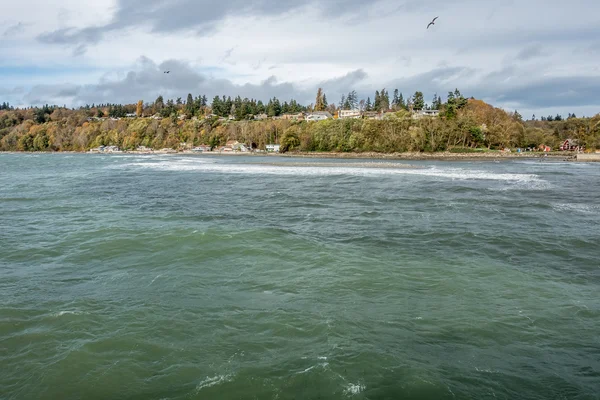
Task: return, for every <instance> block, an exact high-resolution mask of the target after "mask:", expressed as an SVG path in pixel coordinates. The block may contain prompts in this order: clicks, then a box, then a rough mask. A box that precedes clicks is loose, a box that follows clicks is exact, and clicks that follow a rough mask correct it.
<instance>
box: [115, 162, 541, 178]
mask: <svg viewBox="0 0 600 400" xmlns="http://www.w3.org/2000/svg"><path fill="white" fill-rule="evenodd" d="M125 166H126V167H132V168H141V169H151V170H158V171H173V172H176V171H181V172H189V171H200V172H213V173H224V174H249V175H255V174H260V175H281V176H339V175H351V176H361V177H364V176H399V175H410V176H423V177H433V178H444V179H450V180H492V181H504V182H543V180H542V179H541V178H540V177H539V176H538V175H535V174H515V173H497V172H489V171H480V170H470V169H464V168H443V169H442V168H437V167H430V168H423V169H419V168H374V167H369V168H365V167H345V166H343V165H341V164H333V163H332V166H331V167H323V166H320V167H310V166H306V167H304V166H294V167H287V166H270V165H258V164H226V163H216V162H211V161H208V160H196V159H178V160H168V161H159V162H143V163H142V162H140V163H129V164H125Z"/></svg>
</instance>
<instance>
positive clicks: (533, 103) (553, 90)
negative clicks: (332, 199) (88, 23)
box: [0, 57, 600, 112]
mask: <svg viewBox="0 0 600 400" xmlns="http://www.w3.org/2000/svg"><path fill="white" fill-rule="evenodd" d="M163 70H171V73H170V74H163V72H162V71H163ZM475 76H477V78H473V77H475ZM465 77H471V78H472V79H471V80H470V81H469V82H468V83H466V82H467V81H466V80H465ZM507 78H508V79H509V80H508V81H507ZM367 80H368V75H367V73H366V72H365V71H364V70H362V69H358V70H355V71H351V72H348V73H347V74H345V75H343V76H339V77H337V78H334V79H330V80H325V81H322V82H319V83H318V84H315V85H313V86H309V87H299V86H297V85H295V84H294V83H291V82H279V81H278V80H277V78H276V77H275V76H271V77H269V78H267V79H265V80H264V81H263V82H261V83H259V84H251V83H246V84H243V85H237V84H234V83H232V82H231V81H230V80H227V79H213V78H209V77H208V76H207V75H205V74H203V73H201V72H198V71H197V70H196V69H194V68H193V67H192V66H190V65H189V64H188V63H186V62H183V61H179V60H168V61H165V62H163V63H160V64H157V63H155V62H154V61H152V60H150V59H148V58H145V57H142V58H141V59H140V60H139V61H138V63H137V65H136V68H135V69H134V70H132V71H129V72H127V73H126V74H124V75H123V76H121V77H120V78H118V79H109V78H108V77H104V78H102V79H100V81H99V82H98V83H96V84H92V85H74V84H57V85H37V86H34V87H33V88H31V90H29V91H28V92H24V90H23V89H22V88H19V89H18V90H17V89H12V90H11V92H10V93H9V92H7V91H6V90H4V91H3V90H0V94H5V95H8V96H12V97H13V98H14V97H16V96H19V97H20V99H21V101H22V102H24V103H25V104H32V105H38V104H45V103H49V104H63V103H66V104H70V105H74V106H77V105H84V104H91V103H106V102H111V103H115V102H121V103H135V102H136V101H137V100H139V99H144V100H145V101H153V100H154V99H155V98H156V97H157V96H158V95H163V96H164V97H165V98H177V97H185V96H186V95H187V93H192V94H193V95H199V94H205V95H207V96H208V97H209V98H211V99H212V97H214V96H215V95H219V96H220V95H226V96H232V97H233V96H237V95H240V96H242V97H248V98H256V99H261V100H263V101H265V100H267V99H269V98H272V97H273V96H276V97H278V98H279V99H282V100H289V99H290V98H294V99H296V100H298V101H300V102H302V103H305V104H310V103H312V102H313V101H314V96H315V93H316V89H317V88H318V87H322V88H323V90H324V92H325V93H326V95H327V97H328V99H329V102H331V103H333V102H335V103H337V101H338V99H339V98H340V97H341V95H342V94H346V93H348V92H349V91H351V90H357V92H358V94H359V97H360V98H367V97H371V99H373V94H374V91H375V89H378V90H381V89H382V87H385V88H386V89H387V90H388V92H390V93H392V92H393V90H394V89H395V88H398V89H399V90H400V91H401V92H402V93H403V94H404V96H405V98H406V97H409V96H411V95H412V94H413V93H414V92H415V91H417V90H419V91H422V92H424V93H425V96H426V99H427V100H428V101H429V100H430V98H431V97H432V96H433V94H434V93H437V94H438V95H441V96H443V97H445V96H446V94H447V93H448V91H452V90H454V89H455V88H457V87H458V88H459V89H460V90H461V91H462V93H463V94H464V95H467V96H473V97H476V98H481V99H484V100H487V101H490V102H492V103H493V104H494V105H500V106H501V105H503V104H506V105H510V106H511V107H514V108H518V109H519V110H521V109H524V110H534V111H535V110H543V109H549V108H556V107H562V108H563V109H564V110H565V112H567V111H569V112H570V111H575V109H576V108H578V107H585V108H586V109H597V111H600V100H599V99H598V97H597V93H598V92H600V76H579V77H540V78H538V79H537V80H531V79H530V78H529V73H528V72H527V71H525V70H519V69H518V67H517V66H514V65H513V66H510V67H505V68H503V69H500V70H498V71H494V72H492V73H487V74H479V75H478V71H476V70H474V69H472V68H468V67H440V68H436V69H433V70H431V71H428V72H425V73H422V74H418V75H415V76H411V77H407V78H401V79H395V80H391V81H388V82H385V84H383V85H379V86H381V87H373V86H372V85H371V84H370V83H369V82H368V81H367ZM507 82H508V83H507ZM11 103H14V101H11ZM536 112H537V111H536Z"/></svg>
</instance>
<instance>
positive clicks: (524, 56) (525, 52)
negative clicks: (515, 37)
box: [516, 44, 544, 61]
mask: <svg viewBox="0 0 600 400" xmlns="http://www.w3.org/2000/svg"><path fill="white" fill-rule="evenodd" d="M543 55H544V50H543V48H542V46H541V45H540V44H532V45H530V46H527V47H525V48H524V49H522V50H521V51H519V53H517V56H516V58H517V60H521V61H528V60H531V59H534V58H537V57H540V56H543Z"/></svg>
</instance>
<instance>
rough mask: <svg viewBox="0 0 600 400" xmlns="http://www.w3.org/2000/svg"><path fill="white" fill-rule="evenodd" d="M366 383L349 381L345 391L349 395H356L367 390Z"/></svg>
mask: <svg viewBox="0 0 600 400" xmlns="http://www.w3.org/2000/svg"><path fill="white" fill-rule="evenodd" d="M365 389H366V387H365V385H361V384H360V383H358V384H353V383H349V384H348V385H347V386H346V388H345V389H344V393H345V394H346V395H348V396H355V395H357V394H359V393H361V392H362V391H363V390H365Z"/></svg>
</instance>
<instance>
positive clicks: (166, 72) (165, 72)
mask: <svg viewBox="0 0 600 400" xmlns="http://www.w3.org/2000/svg"><path fill="white" fill-rule="evenodd" d="M169 72H171V71H164V72H163V74H168V73H169Z"/></svg>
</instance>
